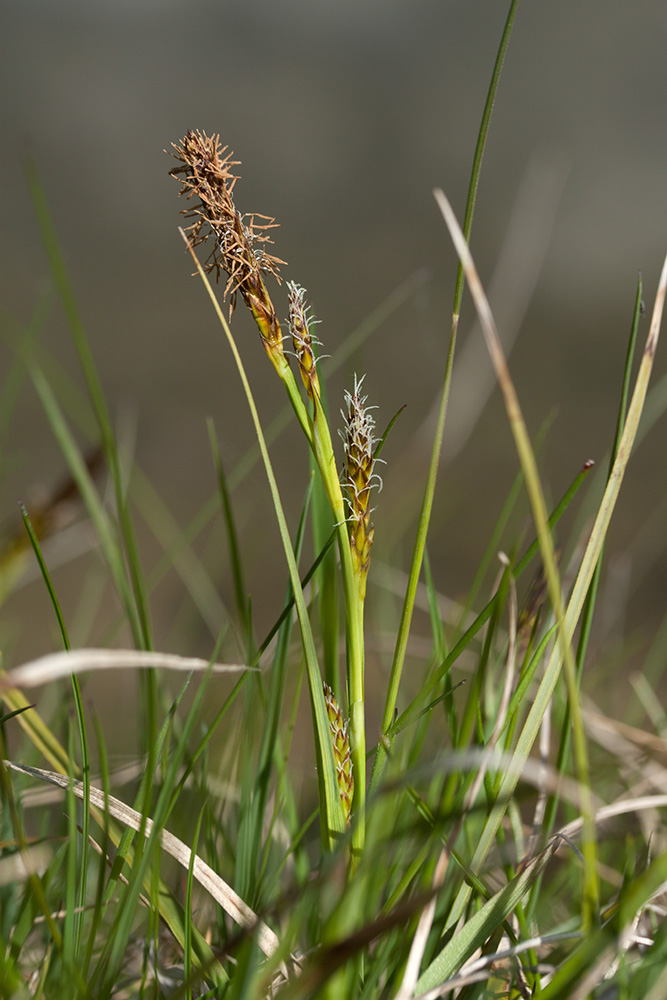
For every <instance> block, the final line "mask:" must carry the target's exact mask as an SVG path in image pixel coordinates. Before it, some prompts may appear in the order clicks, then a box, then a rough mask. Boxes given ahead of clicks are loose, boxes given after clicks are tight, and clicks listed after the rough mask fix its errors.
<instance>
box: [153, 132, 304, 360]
mask: <svg viewBox="0 0 667 1000" xmlns="http://www.w3.org/2000/svg"><path fill="white" fill-rule="evenodd" d="M172 146H173V149H174V152H173V153H172V154H171V155H172V156H174V157H175V159H177V160H178V161H179V162H180V164H181V166H178V167H174V169H173V170H172V171H171V174H172V175H173V176H174V177H176V179H177V180H178V181H179V183H180V184H181V191H180V194H181V195H185V197H186V198H187V199H188V201H190V200H191V199H194V204H192V205H189V206H188V207H187V208H185V209H184V210H183V213H182V214H183V215H185V216H186V218H190V219H194V221H193V222H192V223H191V224H190V225H189V226H188V227H187V232H188V234H189V237H190V241H191V243H192V245H193V246H198V245H199V244H200V243H204V242H207V241H208V242H212V243H213V249H212V251H211V253H210V256H209V258H208V260H207V261H206V264H205V270H207V271H208V272H209V273H212V272H215V275H216V278H219V276H220V274H221V272H224V273H225V274H226V275H227V283H226V285H225V296H229V299H230V313H231V311H232V310H233V309H234V306H235V304H236V298H237V295H238V294H240V295H241V296H242V298H243V299H244V301H245V302H246V304H247V305H248V307H249V308H250V309H251V311H252V313H253V316H254V317H255V320H256V322H257V325H258V326H259V329H260V333H261V334H262V337H263V338H264V341H265V344H266V346H267V349H268V348H271V349H273V350H277V351H282V334H281V331H280V324H279V322H278V318H277V316H276V312H275V309H274V308H273V303H272V302H271V298H270V296H269V294H268V292H267V290H266V286H265V284H264V276H265V275H269V274H271V275H273V277H275V278H276V279H277V280H278V282H280V265H281V264H284V263H285V261H283V260H281V259H280V258H279V257H275V256H273V255H272V254H270V253H269V252H268V251H267V250H266V244H267V243H271V242H272V240H271V237H270V236H269V233H268V230H270V229H273V228H275V227H276V226H277V223H276V221H275V220H274V219H273V218H271V217H270V216H267V215H260V214H258V213H255V212H252V213H249V214H246V215H241V213H240V212H239V211H238V209H237V208H236V206H235V204H234V199H233V197H232V194H233V191H234V186H235V184H236V182H237V180H238V179H239V177H238V175H236V174H234V172H233V168H234V167H236V166H238V165H239V163H240V161H239V160H234V159H233V155H234V154H233V153H231V152H228V147H227V146H221V145H220V137H219V136H217V135H211V136H208V135H206V133H205V132H199V131H193V130H190V131H188V132H187V133H186V135H185V137H184V138H183V139H182V140H181V141H180V143H172Z"/></svg>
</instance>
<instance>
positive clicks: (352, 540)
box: [171, 130, 379, 857]
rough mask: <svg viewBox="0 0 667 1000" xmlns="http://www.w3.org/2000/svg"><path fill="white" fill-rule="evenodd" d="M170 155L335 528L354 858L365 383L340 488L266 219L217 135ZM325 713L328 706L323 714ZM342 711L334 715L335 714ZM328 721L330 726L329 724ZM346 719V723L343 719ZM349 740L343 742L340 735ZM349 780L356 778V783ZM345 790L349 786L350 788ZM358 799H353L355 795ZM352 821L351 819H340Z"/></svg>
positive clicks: (367, 431)
mask: <svg viewBox="0 0 667 1000" xmlns="http://www.w3.org/2000/svg"><path fill="white" fill-rule="evenodd" d="M173 149H174V152H173V153H172V154H171V155H172V156H174V157H175V158H176V159H177V160H178V161H179V166H178V167H175V168H174V169H173V170H172V171H171V174H172V175H173V176H174V177H176V179H177V180H178V181H179V183H180V184H181V191H180V194H181V195H184V196H185V198H186V199H187V200H188V202H190V204H189V205H188V206H187V208H185V209H184V210H183V213H182V214H183V215H185V216H186V218H189V219H192V220H193V221H192V222H191V223H190V225H189V226H188V227H187V231H188V234H189V238H190V242H191V244H192V245H193V246H198V245H200V244H202V243H204V242H206V241H209V242H212V244H213V249H212V250H211V253H210V255H209V257H208V259H207V260H206V262H205V264H204V270H205V271H207V272H208V273H209V274H211V273H215V275H216V278H219V277H220V275H221V274H225V275H226V276H227V281H226V284H225V288H224V297H225V298H229V303H230V317H231V314H232V312H233V310H234V308H235V306H236V303H237V299H238V296H239V295H240V296H241V298H242V299H243V301H244V302H245V304H246V305H247V306H248V308H249V309H250V311H251V313H252V315H253V317H254V319H255V322H256V323H257V326H258V329H259V332H260V335H261V338H262V343H263V345H264V348H265V350H266V352H267V354H268V355H269V358H270V359H271V362H272V364H273V366H274V368H275V370H276V372H277V373H278V375H279V377H280V378H281V380H282V382H283V385H284V386H285V389H286V391H287V395H288V397H289V400H290V403H291V405H292V408H293V410H294V413H295V415H296V417H297V419H298V421H299V424H300V425H301V428H302V430H303V432H304V434H305V436H306V438H307V440H308V443H309V445H310V447H311V449H312V451H313V454H314V456H315V460H316V462H317V465H318V468H319V471H320V474H321V477H322V482H323V484H324V489H325V492H326V495H327V499H328V501H329V504H330V506H331V510H332V513H333V521H334V524H335V526H336V532H337V536H338V545H339V550H340V561H341V570H342V578H343V592H344V598H345V634H346V666H347V671H346V672H347V701H348V707H349V714H350V719H349V730H350V740H349V742H350V750H349V753H350V755H351V760H352V767H351V769H350V768H349V766H348V772H349V775H348V777H349V781H348V787H347V792H346V794H347V796H348V797H352V796H353V799H352V811H353V812H354V814H355V823H354V826H353V831H352V843H353V851H354V856H355V857H358V856H359V854H360V852H361V850H362V848H363V845H364V827H365V820H364V811H365V789H366V734H365V712H364V639H363V631H364V598H365V594H366V578H367V574H368V566H369V562H370V548H371V544H372V541H373V526H372V524H371V523H370V513H371V510H370V506H369V494H370V490H371V488H372V486H373V485H374V484H375V483H379V479H378V477H377V476H376V475H375V474H374V471H373V470H374V464H375V460H374V458H373V447H374V444H375V438H374V434H373V431H374V426H375V425H374V421H373V419H372V417H371V416H370V415H369V412H368V408H366V407H365V402H366V398H365V397H363V398H362V397H361V396H360V392H359V390H360V387H361V383H362V381H363V379H361V380H357V379H356V377H355V385H354V391H353V392H352V393H349V392H348V393H346V397H345V399H346V404H347V414H345V413H344V414H343V417H344V420H345V427H344V431H343V432H342V435H341V436H342V438H343V442H344V448H345V471H344V487H345V495H344V494H343V488H342V486H341V482H340V478H339V474H338V470H337V465H336V459H335V456H334V450H333V444H332V440H331V432H330V429H329V424H328V422H327V418H326V414H325V412H324V408H323V406H322V401H321V397H320V383H319V376H318V373H317V359H316V356H315V353H314V350H313V344H314V343H315V344H317V343H318V342H317V340H316V338H314V337H313V335H312V326H313V324H314V322H315V320H314V319H313V316H312V313H311V311H310V309H309V307H308V305H307V302H306V297H305V296H306V293H305V290H304V289H303V288H301V287H300V286H299V285H297V284H295V283H293V282H291V283H289V285H288V288H289V328H290V334H291V339H292V344H293V347H294V352H295V354H296V358H297V361H298V365H299V373H300V376H301V380H302V382H303V384H304V387H305V390H306V393H307V396H308V401H309V402H310V408H308V407H307V405H306V403H305V402H304V399H303V396H302V395H301V392H300V390H299V387H298V384H297V381H296V379H295V376H294V373H293V371H292V369H291V367H290V363H289V359H288V356H287V353H286V351H285V349H284V337H283V334H282V331H281V328H280V323H279V321H278V318H277V313H276V310H275V308H274V305H273V302H272V300H271V296H270V295H269V292H268V290H267V287H266V284H265V281H264V278H265V277H266V276H268V275H272V276H273V277H274V278H276V280H277V281H278V283H280V280H281V279H280V266H281V265H283V264H284V263H285V262H284V261H282V260H281V259H280V258H279V257H276V256H274V255H272V254H271V253H269V252H268V250H267V248H266V245H267V244H269V243H271V242H272V240H271V237H270V235H269V230H271V229H273V228H275V226H276V222H275V220H274V219H273V218H271V217H270V216H265V215H260V214H258V213H250V214H247V215H242V214H241V213H240V212H239V211H238V209H237V208H236V206H235V204H234V199H233V196H232V195H233V191H234V187H235V185H236V182H237V180H238V179H239V177H238V175H237V174H235V173H234V171H233V168H234V167H236V166H238V165H239V161H238V160H234V159H233V153H231V152H229V151H228V147H227V146H221V145H220V139H219V136H218V135H215V134H214V135H212V136H208V135H207V134H206V133H205V132H200V131H192V130H191V131H189V132H187V134H186V135H185V137H184V138H183V139H182V140H181V142H180V143H174V144H173ZM311 698H313V699H318V701H319V699H323V698H324V695H323V692H322V690H321V689H318V690H311ZM327 707H328V706H327ZM338 711H340V710H339V709H338ZM330 718H331V717H330ZM341 718H342V717H341ZM345 735H346V738H347V732H346V733H345ZM352 775H353V777H352ZM346 781H347V778H346ZM353 790H354V791H353ZM348 816H349V809H348V813H347V815H346V819H347V818H348Z"/></svg>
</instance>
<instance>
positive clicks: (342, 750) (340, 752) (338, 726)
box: [322, 682, 354, 826]
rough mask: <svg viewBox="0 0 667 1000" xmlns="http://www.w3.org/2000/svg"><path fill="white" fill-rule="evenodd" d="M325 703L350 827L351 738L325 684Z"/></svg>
mask: <svg viewBox="0 0 667 1000" xmlns="http://www.w3.org/2000/svg"><path fill="white" fill-rule="evenodd" d="M322 687H323V688H324V701H325V704H326V707H327V716H328V719H329V730H330V732H331V745H332V746H333V752H334V761H335V764H336V777H337V779H338V794H339V795H340V801H341V803H342V806H343V815H344V816H345V822H346V823H347V825H348V826H349V825H350V813H351V811H352V797H353V795H354V775H353V773H352V758H351V757H350V737H349V735H348V732H347V720H346V719H344V718H343V713H342V712H341V710H340V707H339V705H338V702H337V701H336V696H335V695H334V693H333V691H332V690H331V688H330V687H329V685H328V684H327V683H326V682H324V683H323V685H322Z"/></svg>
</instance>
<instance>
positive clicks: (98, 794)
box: [4, 760, 280, 956]
mask: <svg viewBox="0 0 667 1000" xmlns="http://www.w3.org/2000/svg"><path fill="white" fill-rule="evenodd" d="M4 763H5V766H6V767H9V768H11V769H12V770H13V771H18V772H19V773H21V774H27V775H30V776H31V777H33V778H39V780H40V781H48V782H50V783H51V784H53V785H57V786H58V787H59V788H64V789H69V788H71V789H72V791H73V792H74V794H75V795H76V796H77V797H78V798H80V799H83V797H84V791H83V784H82V782H80V781H70V779H69V778H67V777H65V776H64V775H62V774H57V773H56V772H55V771H44V770H42V768H40V767H28V766H27V765H25V764H16V763H14V762H13V761H9V760H7V761H5V762H4ZM90 802H91V804H92V805H94V806H97V808H98V809H108V811H109V813H110V815H111V816H113V817H114V819H117V820H118V821H119V822H120V823H124V824H125V826H129V827H130V829H132V830H137V831H140V830H142V828H143V832H144V835H145V836H146V837H148V836H149V835H150V833H151V830H152V829H153V823H152V820H150V819H148V818H144V817H143V816H142V815H141V813H139V812H137V811H136V810H135V809H131V808H130V806H128V805H126V804H125V803H124V802H121V801H120V799H116V798H114V797H113V796H112V795H109V796H108V797H107V796H105V794H104V792H103V791H101V790H100V789H99V788H93V787H91V788H90ZM160 844H161V845H162V848H163V850H165V851H166V852H167V854H170V855H171V856H172V858H175V859H176V861H178V863H179V864H180V865H182V866H183V868H185V869H186V870H187V869H188V867H189V865H190V859H191V857H192V852H191V850H190V848H189V847H188V846H187V845H186V844H184V843H183V841H182V840H179V839H178V837H175V836H174V834H173V833H170V832H169V831H168V830H162V831H161V833H160ZM192 870H193V875H194V877H195V878H196V879H197V881H198V882H199V884H200V885H201V886H202V887H203V888H204V889H205V890H206V891H207V892H208V893H209V895H210V896H212V897H213V899H215V901H216V902H217V903H219V904H220V906H221V907H222V908H223V910H224V911H225V913H227V914H229V916H230V917H231V918H232V920H234V921H235V922H236V923H237V924H238V925H239V927H242V928H243V929H244V930H247V931H254V930H255V928H256V929H257V941H258V944H259V946H260V948H261V949H262V951H263V952H264V954H265V955H267V956H269V955H272V954H273V952H274V951H275V950H276V948H277V947H278V945H279V943H280V942H279V941H278V938H277V936H276V935H275V934H274V932H273V931H272V930H271V929H270V927H268V926H267V925H266V924H265V923H264V922H263V921H261V920H260V919H259V917H258V916H257V914H256V913H255V912H254V910H252V909H251V908H250V907H249V906H248V904H247V903H246V902H244V900H243V899H241V897H240V896H239V895H238V893H236V892H234V890H233V889H232V887H231V886H229V885H227V883H226V882H225V881H224V879H222V878H220V876H219V875H217V874H216V872H214V871H213V869H212V868H211V867H210V866H209V865H207V864H206V862H205V861H202V859H201V858H200V857H199V856H198V855H195V859H194V864H193V869H192Z"/></svg>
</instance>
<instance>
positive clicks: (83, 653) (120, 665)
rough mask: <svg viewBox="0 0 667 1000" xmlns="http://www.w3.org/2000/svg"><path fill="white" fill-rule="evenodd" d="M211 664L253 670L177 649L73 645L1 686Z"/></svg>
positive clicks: (0, 680)
mask: <svg viewBox="0 0 667 1000" xmlns="http://www.w3.org/2000/svg"><path fill="white" fill-rule="evenodd" d="M209 666H210V667H211V672H212V673H214V674H222V673H238V672H240V671H241V670H252V669H253V668H252V667H248V666H246V665H245V664H242V663H214V664H213V665H212V666H211V663H210V660H202V659H200V658H199V657H196V656H177V655H176V654H174V653H156V652H146V651H143V650H137V649H70V650H66V651H63V652H60V653H48V654H47V655H46V656H40V657H38V659H36V660H30V662H29V663H24V664H22V665H21V666H20V667H15V669H14V670H9V671H7V673H6V674H4V675H2V676H0V690H2V689H3V688H5V689H6V688H10V687H12V688H31V687H38V686H39V685H40V684H47V683H49V682H50V681H55V680H58V678H60V677H69V676H71V674H81V673H85V672H92V671H96V670H135V669H142V670H145V669H148V668H156V669H162V670H183V671H186V672H190V671H195V672H203V671H205V670H208V668H209Z"/></svg>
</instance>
